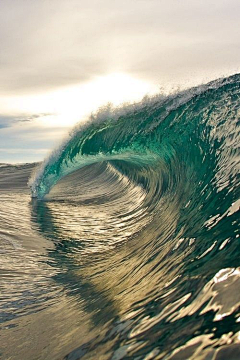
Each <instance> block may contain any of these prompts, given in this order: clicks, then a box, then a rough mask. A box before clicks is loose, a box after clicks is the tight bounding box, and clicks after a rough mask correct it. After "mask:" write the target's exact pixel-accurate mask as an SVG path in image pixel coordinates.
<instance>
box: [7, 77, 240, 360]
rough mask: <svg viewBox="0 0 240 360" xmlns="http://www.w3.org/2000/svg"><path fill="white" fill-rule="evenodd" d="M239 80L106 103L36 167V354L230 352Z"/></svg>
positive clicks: (192, 355) (235, 326)
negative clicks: (38, 254) (41, 325)
mask: <svg viewBox="0 0 240 360" xmlns="http://www.w3.org/2000/svg"><path fill="white" fill-rule="evenodd" d="M239 84H240V75H234V76H232V77H229V78H226V79H221V80H218V81H215V82H211V83H209V84H207V85H204V86H199V87H197V88H194V89H191V90H187V91H184V92H181V93H178V94H174V95H171V96H166V97H154V98H151V99H145V100H144V101H142V102H141V103H139V104H135V105H128V106H123V107H121V108H118V109H111V108H110V107H107V108H105V109H102V110H101V111H99V112H98V113H97V114H96V115H93V116H92V117H91V119H90V120H89V122H88V123H87V124H84V125H79V126H78V127H76V128H75V129H74V130H73V131H72V133H71V134H70V136H69V138H68V139H67V140H66V141H65V142H64V143H63V144H62V145H61V146H60V147H59V149H57V150H56V151H54V152H53V153H52V155H51V156H50V157H49V158H48V159H47V160H46V161H45V162H44V163H43V164H42V165H41V166H40V167H39V168H37V170H36V171H35V174H34V176H33V177H32V178H31V180H30V186H31V190H32V196H33V200H32V202H31V204H30V205H29V204H28V206H29V213H30V215H29V222H28V225H26V226H28V229H29V233H28V236H29V237H30V236H31V234H33V235H32V236H36V234H38V235H37V236H38V243H39V242H41V241H43V240H41V241H40V240H39V239H44V241H45V242H46V241H47V242H49V244H51V246H50V245H46V244H45V243H44V244H45V245H44V249H45V250H44V255H41V257H40V258H39V264H41V269H43V270H42V272H41V273H42V274H43V275H42V278H41V281H40V283H41V284H42V288H41V286H40V288H41V290H42V291H44V294H45V295H44V296H45V297H44V298H45V303H44V307H43V306H42V297H43V295H42V292H40V293H41V296H40V295H39V291H40V290H39V289H38V292H37V291H35V292H34V291H33V294H34V295H33V298H34V299H35V302H34V304H35V308H37V309H38V310H37V311H38V312H37V314H38V315H37V316H38V319H40V320H38V321H43V322H44V321H45V322H44V324H45V325H44V331H43V333H41V334H40V330H38V329H39V328H38V329H36V326H34V320H32V324H33V325H32V327H31V331H32V332H33V333H34V334H35V336H36V337H37V338H38V346H39V344H40V345H41V344H43V345H42V349H44V350H41V349H40V352H39V349H38V350H36V351H38V353H37V354H38V357H36V358H38V359H47V358H48V359H65V360H78V359H111V360H121V359H145V360H150V359H164V360H170V359H171V360H179V359H180V360H181V359H183V360H186V359H191V360H196V359H199V360H203V359H209V360H210V359H212V360H213V359H217V360H220V359H226V358H230V359H237V358H238V357H239V354H240V344H239V342H240V340H239V338H240V336H239V321H240V318H239V305H240V297H239V289H240V268H239V255H240V247H239V225H240V224H239V207H240V200H239V186H238V184H239V144H240V134H239V122H238V115H239V113H238V112H239V95H240V87H239ZM0 170H1V169H0ZM9 186H10V185H9ZM6 191H7V190H6ZM39 200H40V201H39ZM41 200H44V201H41ZM13 201H15V200H13ZM20 203H21V206H23V202H21V201H20V200H19V204H20ZM26 204H27V202H26ZM26 206H27V205H26ZM46 249H47V250H46ZM34 261H35V262H37V261H36V259H35V260H34ZM37 263H38V262H37ZM36 266H38V265H36ZM39 266H40V265H39ZM34 269H35V268H34ZM29 274H31V270H28V277H30V278H31V276H30V275H29ZM32 277H33V279H34V278H35V277H36V270H34V271H33V272H32ZM29 281H30V280H29ZM26 286H28V285H26ZM32 287H33V286H32ZM33 288H34V287H33ZM19 296H20V295H19ZM40 298H41V301H40V300H39V299H40ZM40 303H41V304H40ZM28 307H29V304H28ZM18 313H19V310H18ZM18 313H17V314H18ZM41 314H42V315H41ZM49 314H50V318H51V321H50V322H49V320H48V321H47V320H46V319H48V318H49ZM16 316H17V315H16ZM28 316H29V313H28ZM32 316H33V315H32ZM44 319H45V320H44ZM8 321H10V320H8ZM11 321H13V320H11ZM29 322H30V323H31V321H30V320H28V323H29ZM24 326H25V327H26V326H27V325H24ZM28 326H30V325H28ZM21 336H23V335H19V339H21ZM15 338H16V330H15ZM39 339H40V340H39ZM14 341H15V340H14ZM19 342H20V340H19ZM20 343H21V342H20ZM19 346H20V348H21V345H19ZM21 349H22V348H21ZM36 349H37V347H36ZM21 351H22V350H21ZM31 351H33V350H32V349H31ZM46 353H47V354H48V356H49V357H46ZM39 354H42V357H41V355H39ZM8 355H9V354H8ZM12 358H13V359H14V357H12ZM16 358H17V357H16ZM32 358H35V357H34V354H33V353H32V352H31V354H30V355H29V354H28V353H25V354H24V359H32Z"/></svg>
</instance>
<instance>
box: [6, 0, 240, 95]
mask: <svg viewBox="0 0 240 360" xmlns="http://www.w3.org/2000/svg"><path fill="white" fill-rule="evenodd" d="M238 5H239V4H238V0H218V1H217V2H216V1H212V0H210V1H208V2H200V1H193V0H185V1H184V2H182V1H181V2H180V1H176V0H168V1H165V0H139V1H136V0H122V1H121V2H120V1H118V0H105V1H101V0H92V1H91V2H89V1H87V0H82V1H77V0H69V1H65V0H52V1H51V2H49V1H44V0H43V1H30V0H4V1H2V2H1V3H0V45H1V53H0V92H1V93H14V94H15V93H19V94H20V93H24V92H25V93H26V92H30V91H35V92H38V91H46V90H51V89H55V88H57V87H61V86H66V85H71V84H79V83H83V82H87V81H89V80H91V79H92V78H94V77H95V76H97V75H104V74H108V73H109V72H119V71H120V72H130V73H133V72H134V74H135V75H136V76H140V77H144V78H145V79H149V80H151V81H155V82H158V83H160V82H161V79H162V77H164V76H165V77H166V74H167V76H168V77H167V78H168V79H169V80H171V79H174V78H175V77H176V76H177V77H180V76H182V72H184V73H185V78H187V77H188V76H189V74H190V73H193V72H196V73H205V72H210V73H211V72H212V71H213V70H214V69H215V70H217V71H220V72H223V71H224V72H225V71H233V69H235V68H236V67H237V66H239V65H238V64H239V58H240V48H239V46H238V43H239V37H240V33H239V31H240V30H239V26H238V21H239V7H238ZM26 14H29V16H26Z"/></svg>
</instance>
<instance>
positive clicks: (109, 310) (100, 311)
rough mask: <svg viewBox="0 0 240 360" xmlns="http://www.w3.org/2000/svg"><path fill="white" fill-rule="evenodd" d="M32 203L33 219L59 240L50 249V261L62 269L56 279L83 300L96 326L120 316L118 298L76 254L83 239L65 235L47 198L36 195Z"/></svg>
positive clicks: (38, 225)
mask: <svg viewBox="0 0 240 360" xmlns="http://www.w3.org/2000/svg"><path fill="white" fill-rule="evenodd" d="M31 206H32V221H33V223H35V224H36V225H37V229H38V231H39V232H40V233H41V234H42V235H43V236H45V237H46V238H47V239H49V240H51V241H52V242H53V243H54V244H55V249H54V250H50V251H49V253H48V261H49V265H50V266H53V267H54V268H57V269H58V273H57V274H56V275H54V276H53V280H55V281H56V282H57V283H58V284H60V285H61V286H63V287H64V290H65V292H66V293H67V295H68V296H70V297H74V298H75V299H77V301H78V302H79V303H81V306H83V309H84V311H85V312H86V313H88V314H90V316H91V320H92V324H93V326H98V325H101V324H104V323H106V322H108V321H109V320H112V319H113V318H116V317H117V309H116V307H115V304H114V301H113V300H112V299H111V298H110V297H109V296H108V295H107V294H106V293H103V292H101V291H100V290H98V289H97V288H96V286H95V285H94V284H93V283H92V282H91V281H90V279H88V277H87V276H84V267H88V268H89V267H91V264H90V263H85V265H84V263H82V264H81V263H79V262H76V261H75V257H74V254H75V251H76V249H77V248H81V241H80V240H79V241H77V240H76V239H75V238H71V236H69V237H68V238H66V237H65V238H62V236H61V233H60V227H58V226H57V225H56V224H55V223H54V221H53V218H52V212H51V209H50V205H49V204H48V203H47V202H44V201H38V200H36V199H33V200H32V202H31ZM75 255H76V254H75ZM76 256H77V255H76ZM90 261H91V260H90V259H89V262H90Z"/></svg>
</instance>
